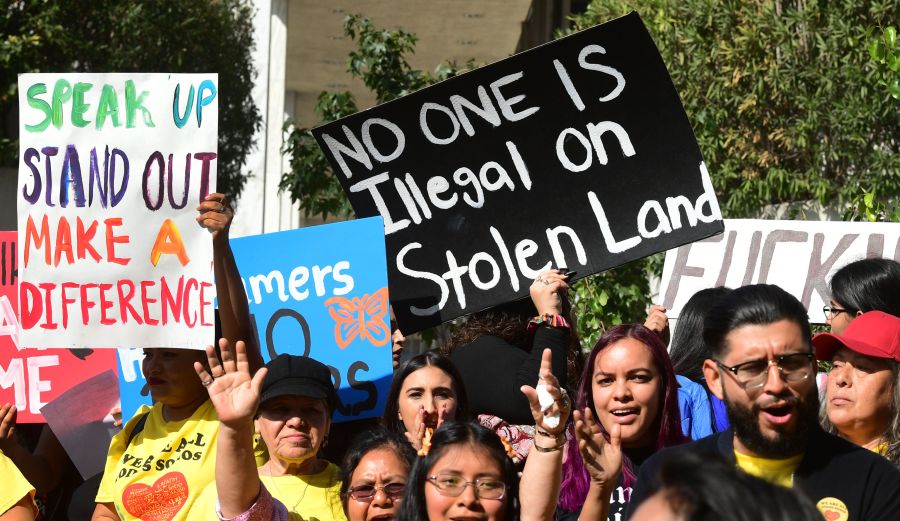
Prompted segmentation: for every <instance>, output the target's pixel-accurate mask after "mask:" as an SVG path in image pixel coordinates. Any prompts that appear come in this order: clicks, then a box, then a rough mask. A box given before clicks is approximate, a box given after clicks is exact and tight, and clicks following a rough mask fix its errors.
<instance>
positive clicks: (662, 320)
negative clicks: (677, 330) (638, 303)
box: [644, 305, 670, 345]
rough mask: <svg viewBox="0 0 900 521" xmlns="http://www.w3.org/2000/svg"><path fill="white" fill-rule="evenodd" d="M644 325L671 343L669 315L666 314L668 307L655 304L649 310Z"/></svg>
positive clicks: (666, 342)
mask: <svg viewBox="0 0 900 521" xmlns="http://www.w3.org/2000/svg"><path fill="white" fill-rule="evenodd" d="M644 327H646V328H647V329H649V330H650V331H653V332H654V333H656V336H658V337H659V338H660V340H662V341H663V343H664V344H666V345H669V336H670V335H669V317H668V316H666V308H664V307H662V306H657V305H653V306H650V309H649V310H648V311H647V320H645V321H644Z"/></svg>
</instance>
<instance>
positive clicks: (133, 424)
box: [113, 403, 162, 444]
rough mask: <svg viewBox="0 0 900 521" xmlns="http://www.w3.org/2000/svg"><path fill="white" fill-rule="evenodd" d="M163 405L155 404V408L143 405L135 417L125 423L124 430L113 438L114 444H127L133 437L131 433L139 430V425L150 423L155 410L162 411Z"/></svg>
mask: <svg viewBox="0 0 900 521" xmlns="http://www.w3.org/2000/svg"><path fill="white" fill-rule="evenodd" d="M161 407H162V406H161V405H160V404H158V403H155V404H153V406H150V405H146V404H142V405H141V406H140V407H138V410H137V411H135V413H134V415H133V416H132V417H131V419H129V420H128V421H127V422H125V426H124V427H122V430H120V431H119V432H117V433H116V434H115V436H113V443H115V442H116V441H120V442H121V443H122V444H124V443H125V440H127V439H128V438H130V437H131V433H133V432H134V430H135V429H136V428H137V425H138V423H141V422H144V423H146V422H148V421H150V415H151V413H152V412H153V411H154V409H161Z"/></svg>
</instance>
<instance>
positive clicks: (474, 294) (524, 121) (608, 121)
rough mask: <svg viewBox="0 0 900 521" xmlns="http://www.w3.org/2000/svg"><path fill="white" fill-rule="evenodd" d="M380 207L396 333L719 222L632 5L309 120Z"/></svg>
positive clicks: (358, 206)
mask: <svg viewBox="0 0 900 521" xmlns="http://www.w3.org/2000/svg"><path fill="white" fill-rule="evenodd" d="M313 134H314V135H315V137H316V139H317V140H318V143H319V146H320V147H321V148H322V150H323V151H324V153H325V155H326V156H327V157H328V159H329V160H330V162H331V165H332V168H333V172H334V174H335V175H336V176H337V177H338V179H339V180H340V182H341V184H342V186H343V188H344V190H345V191H346V192H347V195H348V197H349V199H350V202H351V204H352V206H353V208H354V210H355V212H356V214H357V216H359V217H368V216H374V215H380V216H381V217H382V218H383V219H384V223H385V227H384V232H385V236H386V242H387V255H388V269H389V280H390V287H391V303H392V305H393V306H394V312H395V314H396V316H397V319H398V321H399V324H400V328H401V330H403V332H404V333H410V332H414V331H419V330H422V329H425V328H427V327H431V326H434V325H437V324H439V323H441V322H444V321H447V320H450V319H453V318H455V317H458V316H461V315H464V314H468V313H472V312H475V311H479V310H481V309H485V308H487V307H490V306H494V305H497V304H500V303H503V302H506V301H510V300H514V299H516V298H520V297H524V296H525V295H526V294H527V292H528V286H529V284H530V281H531V280H532V279H534V278H535V277H536V276H537V275H538V273H539V272H541V271H542V270H545V269H547V268H549V267H550V266H557V267H567V268H569V269H572V270H575V271H577V272H578V274H579V276H581V277H583V276H586V275H590V274H593V273H597V272H600V271H603V270H606V269H609V268H612V267H615V266H618V265H621V264H624V263H626V262H628V261H631V260H635V259H639V258H641V257H645V256H647V255H650V254H652V253H655V252H658V251H663V250H666V249H670V248H673V247H675V246H678V245H680V244H684V243H686V242H691V241H695V240H697V239H701V238H704V237H708V236H710V235H712V234H715V233H718V232H720V231H721V230H722V223H721V214H720V211H719V206H718V202H717V201H716V197H715V193H714V191H713V187H712V183H711V181H710V178H709V173H708V172H707V169H706V166H705V165H704V163H703V158H702V156H701V154H700V150H699V148H698V146H697V142H696V140H695V138H694V135H693V132H692V130H691V126H690V123H689V122H688V119H687V116H686V114H685V113H684V109H683V107H682V105H681V101H680V100H679V98H678V93H677V92H676V91H675V88H674V86H673V85H672V81H671V79H670V78H669V75H668V73H667V71H666V68H665V65H664V64H663V62H662V59H661V57H660V55H659V52H658V51H657V49H656V46H655V45H654V44H653V41H652V39H651V38H650V35H649V33H648V32H647V30H646V28H645V27H644V25H643V23H642V22H641V19H640V17H639V16H638V15H637V14H636V13H632V14H630V15H627V16H624V17H622V18H619V19H617V20H613V21H611V22H609V23H606V24H603V25H601V26H597V27H594V28H592V29H588V30H585V31H582V32H580V33H576V34H573V35H571V36H568V37H566V38H562V39H560V40H557V41H555V42H552V43H549V44H546V45H543V46H541V47H538V48H535V49H532V50H530V51H527V52H524V53H521V54H518V55H516V56H513V57H511V58H507V59H505V60H502V61H500V62H497V63H495V64H492V65H489V66H486V67H483V68H481V69H478V70H475V71H472V72H468V73H466V74H463V75H461V76H457V77H455V78H451V79H449V80H447V81H444V82H442V83H439V84H437V85H434V86H432V87H429V88H427V89H423V90H421V91H418V92H416V93H413V94H410V95H409V96H406V97H404V98H401V99H398V100H395V101H392V102H390V103H386V104H384V105H380V106H377V107H374V108H372V109H369V110H366V111H363V112H360V113H358V114H354V115H352V116H349V117H346V118H343V119H341V120H338V121H335V122H332V123H328V124H326V125H323V126H321V127H318V128H316V129H314V130H313Z"/></svg>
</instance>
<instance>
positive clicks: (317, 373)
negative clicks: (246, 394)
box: [259, 354, 337, 412]
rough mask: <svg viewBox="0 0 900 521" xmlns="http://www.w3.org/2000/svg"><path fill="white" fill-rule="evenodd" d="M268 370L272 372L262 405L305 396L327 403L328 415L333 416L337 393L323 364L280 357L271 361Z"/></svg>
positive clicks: (264, 386)
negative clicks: (283, 398) (280, 397)
mask: <svg viewBox="0 0 900 521" xmlns="http://www.w3.org/2000/svg"><path fill="white" fill-rule="evenodd" d="M266 368H267V369H268V370H269V372H268V373H267V374H266V378H265V380H263V384H262V393H261V394H260V397H259V402H260V403H264V402H265V401H266V400H271V399H272V398H277V397H279V396H287V395H291V396H306V397H309V398H316V399H319V400H325V401H326V402H327V403H328V410H329V412H334V408H335V406H336V405H337V393H335V391H334V386H333V385H332V383H331V371H330V370H329V369H328V367H327V366H325V364H323V363H322V362H319V361H318V360H313V359H312V358H309V357H307V356H294V355H287V354H281V355H278V356H276V357H275V358H273V359H272V360H270V361H269V363H267V364H266Z"/></svg>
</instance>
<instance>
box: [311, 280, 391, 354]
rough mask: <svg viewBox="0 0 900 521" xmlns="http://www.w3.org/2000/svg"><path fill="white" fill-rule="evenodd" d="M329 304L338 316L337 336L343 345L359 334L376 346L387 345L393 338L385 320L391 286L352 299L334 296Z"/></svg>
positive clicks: (334, 314)
mask: <svg viewBox="0 0 900 521" xmlns="http://www.w3.org/2000/svg"><path fill="white" fill-rule="evenodd" d="M325 305H326V306H328V313H329V314H330V315H331V318H333V319H334V340H335V342H337V345H338V347H340V348H341V349H344V348H345V347H347V346H348V345H350V343H351V342H353V340H355V339H356V338H357V337H359V339H360V340H367V341H369V342H370V343H371V344H372V345H376V346H383V345H385V344H387V343H388V341H389V340H390V339H391V331H390V329H388V326H387V324H386V323H385V320H384V317H385V315H387V312H388V289H387V288H381V289H380V290H378V291H376V292H375V293H372V294H371V295H363V296H362V297H353V298H352V299H346V298H344V297H331V298H330V299H328V300H326V301H325Z"/></svg>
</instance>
